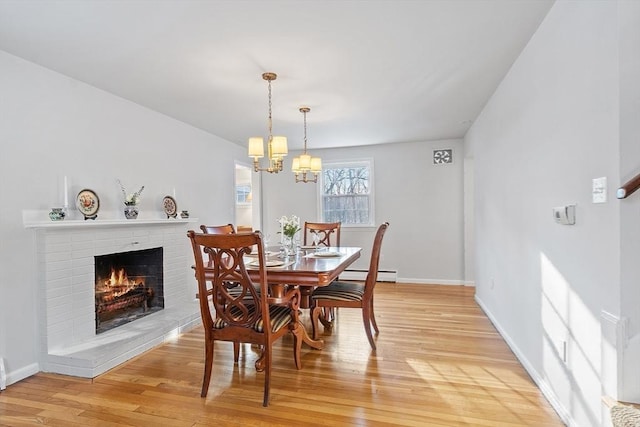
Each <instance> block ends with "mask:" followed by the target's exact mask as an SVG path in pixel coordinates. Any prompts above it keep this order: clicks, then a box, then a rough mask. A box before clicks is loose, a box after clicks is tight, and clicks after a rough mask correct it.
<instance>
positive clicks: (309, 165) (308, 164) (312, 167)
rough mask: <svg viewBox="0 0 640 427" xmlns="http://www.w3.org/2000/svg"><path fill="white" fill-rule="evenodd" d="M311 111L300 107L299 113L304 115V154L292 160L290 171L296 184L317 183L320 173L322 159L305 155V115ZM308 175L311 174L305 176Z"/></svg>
mask: <svg viewBox="0 0 640 427" xmlns="http://www.w3.org/2000/svg"><path fill="white" fill-rule="evenodd" d="M309 111H311V108H309V107H300V112H301V113H302V114H304V152H303V153H302V154H300V156H298V157H295V158H294V159H293V164H292V165H291V171H292V172H293V173H295V174H296V182H318V174H319V173H320V172H321V171H322V159H320V157H311V156H310V155H308V154H307V113H308V112H309ZM308 173H312V174H313V179H311V176H307V174H308Z"/></svg>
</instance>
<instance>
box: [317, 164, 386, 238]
mask: <svg viewBox="0 0 640 427" xmlns="http://www.w3.org/2000/svg"><path fill="white" fill-rule="evenodd" d="M372 176H373V162H372V161H370V160H366V161H357V162H349V163H340V164H338V163H334V164H325V165H324V166H323V170H322V177H321V185H320V186H319V188H320V191H321V197H320V199H321V201H320V203H321V207H322V220H323V221H324V222H338V221H340V222H341V223H342V225H343V226H371V225H372V224H373V223H374V218H373V191H372V183H373V179H372Z"/></svg>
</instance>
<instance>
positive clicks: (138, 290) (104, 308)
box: [96, 283, 153, 314]
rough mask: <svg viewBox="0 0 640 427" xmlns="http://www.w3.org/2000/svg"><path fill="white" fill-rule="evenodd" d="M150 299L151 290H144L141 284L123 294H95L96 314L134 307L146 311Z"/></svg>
mask: <svg viewBox="0 0 640 427" xmlns="http://www.w3.org/2000/svg"><path fill="white" fill-rule="evenodd" d="M152 297H153V289H151V288H146V287H145V286H144V285H143V284H142V283H138V284H137V285H135V286H133V287H130V289H129V290H127V291H126V292H124V293H118V292H115V293H114V292H96V312H97V313H98V314H100V313H109V312H112V311H116V310H120V309H124V308H128V307H134V306H142V309H143V310H144V311H147V308H148V304H147V301H148V300H149V299H151V298H152Z"/></svg>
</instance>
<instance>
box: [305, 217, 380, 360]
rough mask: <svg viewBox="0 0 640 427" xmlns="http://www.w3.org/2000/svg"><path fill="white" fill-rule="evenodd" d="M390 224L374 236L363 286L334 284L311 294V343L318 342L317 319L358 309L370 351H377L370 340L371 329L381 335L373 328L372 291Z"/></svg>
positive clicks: (327, 325)
mask: <svg viewBox="0 0 640 427" xmlns="http://www.w3.org/2000/svg"><path fill="white" fill-rule="evenodd" d="M388 227H389V223H388V222H385V223H383V224H382V225H380V227H378V231H377V232H376V236H375V238H374V240H373V250H372V251H371V261H370V262H369V272H368V273H367V279H366V280H365V282H364V284H362V283H356V282H340V281H334V282H332V283H331V284H329V285H327V286H321V287H318V288H316V289H315V290H314V291H313V293H312V294H311V327H312V329H313V339H317V338H318V321H320V315H321V314H322V313H323V311H324V312H326V310H330V309H335V308H338V307H345V308H359V309H361V310H362V320H363V322H364V330H365V332H366V334H367V338H368V339H369V344H370V345H371V348H373V349H374V350H375V349H376V343H375V341H374V340H373V334H372V333H371V327H373V329H374V330H375V332H376V335H377V334H378V333H380V331H379V330H378V325H377V324H376V317H375V315H374V312H373V290H374V288H375V286H376V281H377V280H378V264H379V263H380V251H381V248H382V238H383V237H384V233H385V232H386V231H387V228H388ZM323 325H324V327H325V328H328V327H331V324H330V323H329V324H327V323H325V322H323Z"/></svg>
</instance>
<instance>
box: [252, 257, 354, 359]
mask: <svg viewBox="0 0 640 427" xmlns="http://www.w3.org/2000/svg"><path fill="white" fill-rule="evenodd" d="M272 249H273V250H272ZM276 249H278V248H271V247H269V248H267V251H266V256H265V263H266V265H267V281H268V282H269V288H270V292H271V296H272V297H273V298H276V299H277V298H278V297H280V296H283V295H284V293H285V290H286V287H287V286H298V288H299V289H300V296H301V299H300V308H309V307H310V306H311V294H312V293H313V290H314V289H315V288H317V287H319V286H327V285H329V284H330V283H331V282H333V281H334V280H336V279H337V278H338V276H339V275H340V274H341V273H342V272H344V271H345V270H346V269H347V267H349V266H350V265H351V264H353V263H354V262H355V261H356V260H357V259H358V258H360V253H361V251H362V248H359V247H349V246H340V247H333V246H331V247H324V246H323V247H311V246H308V247H307V246H302V247H300V248H299V249H298V250H297V251H296V252H295V253H294V254H290V255H288V256H283V255H282V253H281V252H279V251H277V250H276ZM246 266H247V271H248V273H249V277H251V279H252V280H259V279H260V277H259V270H258V268H257V267H255V265H253V266H252V262H251V261H249V262H247V263H246ZM252 267H253V268H252ZM303 331H304V334H303V342H304V343H306V344H307V345H308V346H310V347H312V348H315V349H318V350H319V349H322V348H323V347H324V342H323V341H322V340H314V339H312V338H311V337H310V336H309V334H308V333H307V330H306V328H303Z"/></svg>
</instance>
